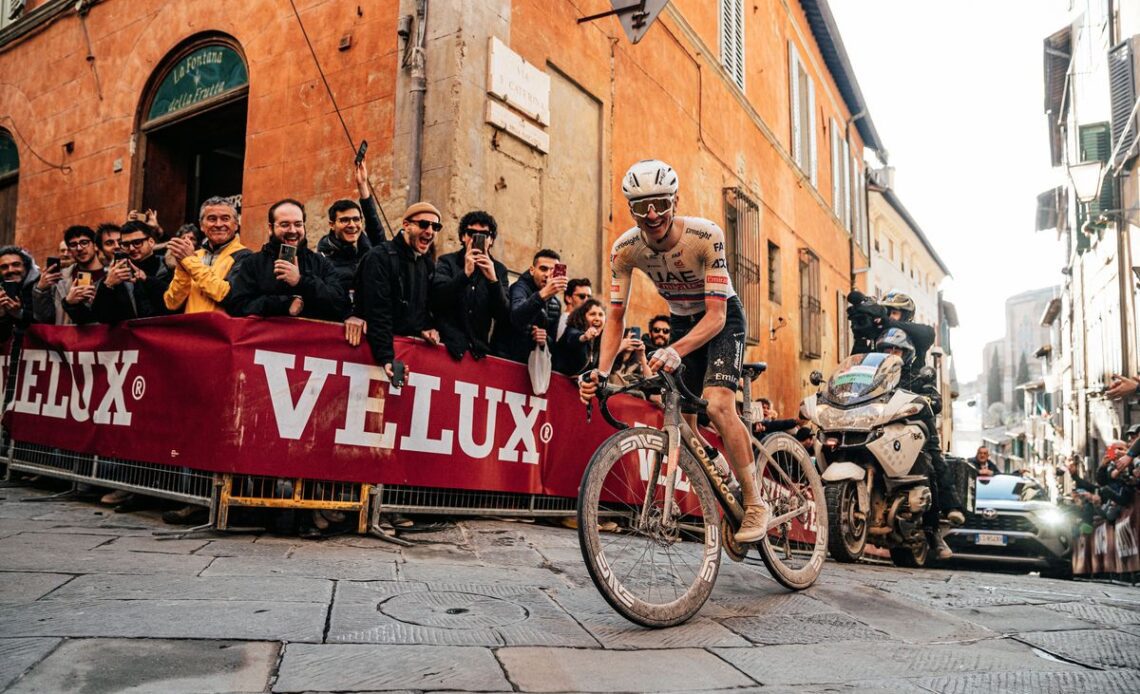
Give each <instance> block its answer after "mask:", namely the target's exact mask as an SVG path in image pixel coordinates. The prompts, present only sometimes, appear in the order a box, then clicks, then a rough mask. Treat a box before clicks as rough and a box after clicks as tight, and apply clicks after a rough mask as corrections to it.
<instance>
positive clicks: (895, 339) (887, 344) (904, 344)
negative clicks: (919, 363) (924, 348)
mask: <svg viewBox="0 0 1140 694" xmlns="http://www.w3.org/2000/svg"><path fill="white" fill-rule="evenodd" d="M888 349H901V350H902V360H903V365H904V366H910V363H911V362H912V361H914V343H913V342H911V341H910V338H909V337H907V336H906V333H905V332H903V331H902V330H899V329H898V328H888V329H887V330H885V331H884V332H883V334H882V335H879V339H878V340H876V341H875V351H876V352H886V351H887V350H888Z"/></svg>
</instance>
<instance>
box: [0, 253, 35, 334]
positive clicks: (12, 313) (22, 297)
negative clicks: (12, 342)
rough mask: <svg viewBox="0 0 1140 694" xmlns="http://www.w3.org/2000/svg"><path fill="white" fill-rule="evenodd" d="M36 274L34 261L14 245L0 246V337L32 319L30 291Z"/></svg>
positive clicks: (23, 325) (25, 325)
mask: <svg viewBox="0 0 1140 694" xmlns="http://www.w3.org/2000/svg"><path fill="white" fill-rule="evenodd" d="M39 278H40V269H39V268H38V267H36V261H35V260H33V259H32V256H31V255H30V254H29V253H28V252H27V251H25V250H24V249H23V248H20V247H18V246H3V247H0V280H3V282H4V287H3V291H0V340H7V339H8V338H9V337H11V336H12V333H13V331H14V330H16V329H23V328H25V327H27V325H28V324H29V323H31V322H32V291H33V290H34V288H35V286H36V282H37V281H38V280H39Z"/></svg>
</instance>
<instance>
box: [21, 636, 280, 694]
mask: <svg viewBox="0 0 1140 694" xmlns="http://www.w3.org/2000/svg"><path fill="white" fill-rule="evenodd" d="M277 651H278V645H277V644H276V643H269V642H256V641H247V642H244V643H243V642H238V641H163V640H156V639H148V640H144V641H140V640H137V639H82V640H78V641H67V642H65V643H63V645H61V646H60V647H59V648H58V649H57V650H56V651H55V652H54V653H52V654H51V655H50V656H49V657H47V658H46V659H44V660H43V661H41V662H40V663H39V664H38V665H36V666H35V668H33V669H32V671H31V672H29V673H28V674H27V675H26V676H25V677H24V678H23V679H21V680H20V681H19V682H17V683H16V685H15V686H14V687H12V688H11V689H9V690H8V694H25V693H28V692H82V693H83V694H112V693H115V692H124V691H133V692H163V694H195V693H198V692H229V693H231V694H236V693H238V692H263V691H265V688H266V686H267V685H268V683H269V677H270V675H271V673H272V670H273V666H274V665H275V664H276V661H277Z"/></svg>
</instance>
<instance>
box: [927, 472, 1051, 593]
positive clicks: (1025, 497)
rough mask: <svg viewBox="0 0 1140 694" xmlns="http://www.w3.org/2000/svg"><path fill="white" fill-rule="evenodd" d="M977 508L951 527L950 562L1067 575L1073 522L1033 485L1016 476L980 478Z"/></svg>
mask: <svg viewBox="0 0 1140 694" xmlns="http://www.w3.org/2000/svg"><path fill="white" fill-rule="evenodd" d="M975 490H976V492H977V497H976V501H975V508H974V510H973V511H972V512H970V513H967V514H966V522H965V523H964V524H963V525H962V526H961V527H958V528H952V529H951V530H950V533H949V534H948V535H947V536H946V544H948V545H950V549H952V550H954V561H964V562H971V563H986V564H990V565H1001V566H1006V567H1014V568H1024V569H1028V570H1039V571H1040V572H1041V575H1043V576H1054V577H1064V576H1068V575H1071V568H1072V567H1071V559H1070V557H1071V554H1072V541H1071V539H1070V527H1071V521H1070V518H1069V516H1068V515H1066V514H1065V512H1064V511H1062V510H1061V508H1060V507H1059V506H1057V505H1056V504H1054V503H1053V502H1051V501H1049V493H1048V491H1046V489H1045V488H1044V487H1042V486H1041V485H1040V484H1038V483H1037V482H1036V481H1034V480H1031V479H1028V478H1025V477H1021V476H1019V475H993V476H992V477H979V478H978V481H977V484H976V487H975Z"/></svg>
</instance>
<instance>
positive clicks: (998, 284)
mask: <svg viewBox="0 0 1140 694" xmlns="http://www.w3.org/2000/svg"><path fill="white" fill-rule="evenodd" d="M830 5H831V9H832V13H833V14H834V15H835V19H836V22H837V23H838V24H839V30H840V33H841V34H842V36H843V43H844V45H845V46H846V48H847V54H848V56H849V57H850V58H851V63H852V65H853V67H854V69H855V75H856V77H857V79H858V80H859V86H860V88H861V89H862V90H863V96H864V98H865V99H866V101H867V106H868V110H869V112H870V115H871V118H872V119H873V120H874V122H875V127H876V129H877V130H878V132H879V137H880V138H881V140H882V142H883V144H884V146H885V147H886V148H887V151H888V152H889V157H890V164H891V165H892V166H894V167H895V169H896V170H895V190H896V192H897V193H898V195H899V198H900V199H901V200H902V202H903V204H904V205H906V207H907V209H908V210H909V211H910V213H911V214H912V215H913V216H914V218H915V220H916V221H917V222H918V224H919V226H921V227H922V230H923V232H924V233H925V234H926V236H927V238H929V239H930V242H931V243H932V244H933V245H934V248H935V250H937V251H938V255H939V256H940V257H941V258H942V260H943V262H944V263H946V265H947V266H948V267H949V268H950V272H951V273H952V274H953V279H950V280H947V281H946V282H945V283H944V284H943V289H944V291H945V296H946V298H947V299H948V300H950V301H951V302H953V303H954V305H955V306H956V307H957V309H958V317H959V320H960V321H961V326H960V327H959V328H957V329H956V330H955V331H954V333H953V335H952V337H951V343H952V347H953V350H954V359H955V363H956V364H957V371H958V378H959V380H960V381H961V382H963V383H965V382H967V381H970V380H972V379H973V378H974V376H975V375H976V374H977V373H978V372H980V371H981V368H982V347H983V345H985V343H986V342H989V341H990V340H995V339H998V338H1000V337H1002V336H1003V335H1004V333H1005V328H1004V324H1005V315H1004V304H1005V299H1006V298H1007V297H1009V296H1012V295H1014V294H1017V293H1019V292H1022V291H1025V290H1028V289H1036V288H1039V287H1048V286H1051V285H1056V284H1059V283H1060V281H1061V278H1062V277H1061V274H1060V269H1061V267H1062V262H1063V259H1062V257H1061V251H1060V250H1059V247H1058V245H1057V244H1056V242H1055V233H1054V232H1041V233H1035V232H1034V231H1033V223H1034V210H1035V207H1036V196H1037V194H1038V193H1041V192H1043V191H1044V190H1046V189H1047V188H1050V187H1052V186H1055V185H1059V184H1060V183H1061V180H1060V174H1059V172H1057V171H1054V170H1053V169H1052V168H1051V166H1050V163H1049V143H1048V139H1047V136H1046V123H1045V115H1044V113H1043V101H1044V91H1043V89H1044V88H1043V75H1042V42H1043V40H1044V39H1045V37H1046V36H1048V35H1049V34H1052V33H1053V32H1055V31H1056V30H1058V29H1060V28H1061V27H1062V26H1063V25H1064V24H1066V22H1067V20H1068V17H1067V9H1068V2H1067V1H1066V0H951V1H948V2H922V1H919V2H915V0H830Z"/></svg>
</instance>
